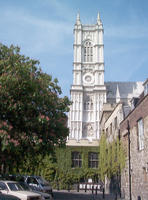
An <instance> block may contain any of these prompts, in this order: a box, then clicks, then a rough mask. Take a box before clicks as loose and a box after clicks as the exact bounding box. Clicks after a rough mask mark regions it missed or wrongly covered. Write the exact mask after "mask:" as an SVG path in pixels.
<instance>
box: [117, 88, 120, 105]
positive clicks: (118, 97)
mask: <svg viewBox="0 0 148 200" xmlns="http://www.w3.org/2000/svg"><path fill="white" fill-rule="evenodd" d="M119 102H120V92H119V86H118V84H117V89H116V103H119Z"/></svg>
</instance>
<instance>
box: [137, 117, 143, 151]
mask: <svg viewBox="0 0 148 200" xmlns="http://www.w3.org/2000/svg"><path fill="white" fill-rule="evenodd" d="M140 123H141V124H140ZM137 133H138V134H137V135H138V150H139V151H141V150H143V149H144V121H143V118H140V119H139V120H137Z"/></svg>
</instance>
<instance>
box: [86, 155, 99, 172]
mask: <svg viewBox="0 0 148 200" xmlns="http://www.w3.org/2000/svg"><path fill="white" fill-rule="evenodd" d="M88 167H89V168H98V153H95V152H89V154H88Z"/></svg>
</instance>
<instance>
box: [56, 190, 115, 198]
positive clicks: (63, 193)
mask: <svg viewBox="0 0 148 200" xmlns="http://www.w3.org/2000/svg"><path fill="white" fill-rule="evenodd" d="M114 199H115V197H113V196H111V195H107V194H106V195H105V200H114ZM54 200H103V198H102V193H100V194H97V195H95V194H91V193H85V192H76V191H70V192H67V191H54Z"/></svg>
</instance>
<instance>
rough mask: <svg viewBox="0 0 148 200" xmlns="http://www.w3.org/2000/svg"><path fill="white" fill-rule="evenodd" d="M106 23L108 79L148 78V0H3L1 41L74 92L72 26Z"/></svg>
mask: <svg viewBox="0 0 148 200" xmlns="http://www.w3.org/2000/svg"><path fill="white" fill-rule="evenodd" d="M78 11H79V12H80V18H81V22H82V24H95V23H96V19H97V14H98V12H100V16H101V19H102V22H103V26H104V59H105V81H144V80H145V79H146V78H147V77H148V1H147V0H0V42H1V43H3V44H5V45H10V44H14V45H18V46H19V47H20V48H21V53H23V54H25V55H26V56H29V57H31V58H33V59H37V60H39V61H40V66H41V68H42V70H43V71H44V72H46V73H48V74H51V75H52V76H53V78H57V79H58V80H59V85H60V86H61V88H62V91H63V95H67V96H69V90H70V86H71V84H72V70H73V66H72V63H73V28H74V24H75V20H76V15H77V12H78Z"/></svg>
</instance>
